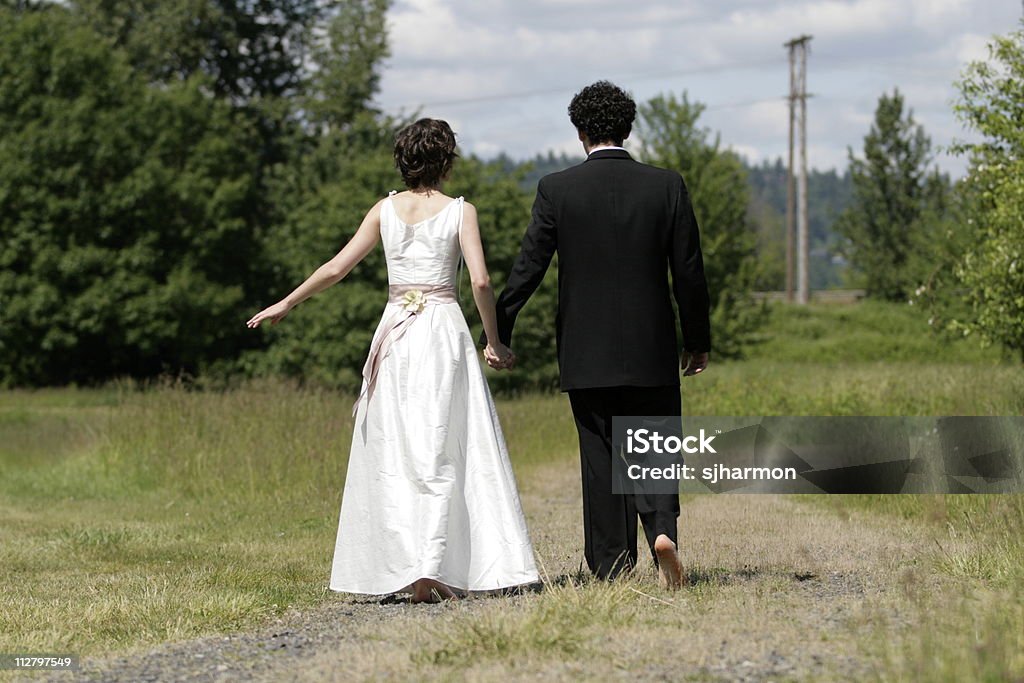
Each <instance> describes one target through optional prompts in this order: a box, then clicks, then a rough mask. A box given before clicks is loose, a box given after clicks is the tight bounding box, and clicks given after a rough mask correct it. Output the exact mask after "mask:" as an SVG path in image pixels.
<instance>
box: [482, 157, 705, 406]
mask: <svg viewBox="0 0 1024 683" xmlns="http://www.w3.org/2000/svg"><path fill="white" fill-rule="evenodd" d="M555 251H557V252H558V314H557V317H556V323H555V325H556V336H557V340H558V342H557V344H558V367H559V374H560V380H561V388H562V391H568V390H571V389H584V388H590V387H605V386H664V385H678V384H679V345H678V338H677V336H676V324H675V316H674V314H673V311H672V302H671V299H670V296H671V295H670V292H672V293H674V295H675V300H676V303H677V305H678V306H679V313H680V318H681V327H682V334H683V344H684V347H685V348H686V350H688V351H691V352H700V351H709V350H710V349H711V333H710V321H709V298H708V288H707V282H706V280H705V278H704V260H703V255H702V254H701V249H700V235H699V232H698V228H697V220H696V218H695V217H694V215H693V207H692V206H691V205H690V199H689V195H688V193H687V191H686V184H685V183H684V182H683V178H682V176H680V175H679V174H678V173H675V172H673V171H667V170H665V169H661V168H656V167H654V166H649V165H647V164H642V163H639V162H637V161H634V160H633V158H632V157H631V156H630V155H629V153H628V152H626V151H624V150H615V149H609V150H597V151H595V152H593V153H592V154H591V155H590V156H589V158H588V159H587V160H586V161H584V162H583V163H582V164H579V165H577V166H574V167H572V168H569V169H566V170H564V171H561V172H558V173H552V174H550V175H548V176H545V177H544V178H542V179H541V181H540V183H539V184H538V185H537V196H536V199H535V200H534V203H533V212H532V219H531V221H530V225H529V227H528V228H527V229H526V235H525V236H524V237H523V242H522V248H521V249H520V252H519V256H518V257H517V258H516V260H515V264H514V265H513V266H512V270H511V272H510V273H509V277H508V282H507V284H506V287H505V289H504V291H503V292H502V293H501V296H500V297H498V301H497V314H498V333H499V336H500V338H501V341H502V342H503V343H505V344H508V345H511V343H512V327H513V325H514V324H515V320H516V316H517V315H518V314H519V311H520V310H521V309H522V307H523V305H524V304H526V301H527V300H528V299H529V298H530V296H531V295H532V294H533V292H534V291H535V290H536V289H537V286H538V285H539V284H540V282H541V280H542V279H543V278H544V273H545V272H546V271H547V268H548V265H549V264H550V263H551V257H552V255H553V254H554V253H555ZM670 271H671V274H672V282H671V285H670V283H669V272H670Z"/></svg>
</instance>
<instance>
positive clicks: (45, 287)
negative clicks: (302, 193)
mask: <svg viewBox="0 0 1024 683" xmlns="http://www.w3.org/2000/svg"><path fill="white" fill-rule="evenodd" d="M207 91H208V82H207V81H205V80H204V79H203V78H202V77H201V76H198V75H197V76H195V77H192V78H190V79H188V80H185V81H181V82H178V83H176V84H173V85H172V86H169V87H166V88H151V87H149V85H148V83H147V80H146V79H144V78H140V77H139V75H138V74H136V72H135V71H134V70H133V69H132V67H131V65H130V64H129V62H128V60H127V59H126V58H125V55H124V54H123V53H122V52H121V51H119V50H117V49H115V48H113V47H111V46H110V44H109V43H108V41H105V40H103V39H102V38H101V37H99V36H98V35H97V34H96V33H95V32H93V31H92V30H90V29H89V28H87V27H85V26H83V25H82V24H81V22H79V21H78V20H77V18H76V17H74V15H73V14H72V13H70V12H69V11H67V10H66V9H64V8H63V7H60V6H49V7H47V8H45V9H38V10H35V11H31V12H17V11H10V10H0V235H2V237H3V241H2V243H0V301H2V302H3V308H2V311H0V316H2V321H0V383H3V384H4V385H21V384H54V383H66V382H92V381H97V380H101V379H106V378H108V377H110V376H113V375H118V374H130V375H133V376H149V375H153V374H156V373H159V372H162V371H169V372H177V371H179V370H185V371H187V372H192V373H195V372H200V371H202V370H203V369H204V368H206V367H208V366H210V365H211V364H213V363H216V362H217V361H218V360H220V359H222V358H225V357H231V356H233V355H234V354H236V353H237V352H238V350H239V349H240V348H242V347H244V346H245V345H246V344H249V343H251V338H250V337H246V336H245V334H244V332H245V328H244V325H243V324H242V323H243V322H244V318H242V317H241V313H240V309H241V308H242V306H243V303H244V302H245V301H246V297H247V294H248V293H250V292H251V290H252V288H253V287H255V286H256V283H257V282H259V281H260V280H261V278H262V275H261V269H262V268H263V266H264V265H265V260H264V258H263V254H262V246H261V242H260V234H259V232H258V229H257V228H256V227H255V226H254V221H253V216H252V214H251V207H252V206H253V205H254V204H255V203H256V202H255V200H256V198H257V195H258V186H257V184H256V182H255V180H254V176H253V167H254V161H255V159H254V157H255V153H254V150H255V149H256V148H257V147H258V144H257V142H256V140H257V138H256V137H255V134H254V131H253V130H252V128H251V126H249V125H247V121H246V120H245V119H244V118H240V117H238V116H236V114H235V112H234V111H233V110H232V109H231V108H230V107H229V106H227V105H226V104H224V103H223V102H220V101H218V100H216V99H214V98H211V97H209V96H208V95H207V94H206V93H207Z"/></svg>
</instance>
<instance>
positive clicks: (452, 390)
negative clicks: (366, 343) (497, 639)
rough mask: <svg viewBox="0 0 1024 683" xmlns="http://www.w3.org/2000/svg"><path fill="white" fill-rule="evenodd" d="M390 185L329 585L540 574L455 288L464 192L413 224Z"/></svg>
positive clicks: (395, 586) (495, 582)
mask: <svg viewBox="0 0 1024 683" xmlns="http://www.w3.org/2000/svg"><path fill="white" fill-rule="evenodd" d="M393 194H394V192H392V193H391V194H389V195H388V198H387V199H386V200H385V201H384V203H383V205H382V207H381V217H380V233H381V242H382V243H383V246H384V255H385V257H386V259H387V266H388V281H389V284H390V287H389V291H390V298H389V302H388V304H387V306H386V307H385V309H384V314H383V316H382V317H381V321H380V323H379V325H378V326H377V330H376V332H375V334H374V346H373V347H371V354H370V358H369V360H368V363H367V369H366V370H364V380H363V387H362V389H363V393H362V395H361V396H360V399H359V401H358V402H357V404H356V413H355V426H354V429H353V434H352V449H351V452H350V455H349V461H348V474H347V476H346V479H345V490H344V494H343V497H342V502H341V515H340V518H339V522H338V536H337V542H336V544H335V549H334V561H333V566H332V570H331V580H330V589H331V590H334V591H343V592H347V593H360V594H371V595H383V594H387V593H395V592H400V591H408V590H410V584H412V582H413V581H416V580H417V579H421V578H431V579H436V580H437V581H440V582H442V583H444V584H447V585H449V586H452V587H454V588H459V589H462V590H469V591H473V590H493V589H497V588H503V587H509V586H515V585H519V584H525V583H532V582H535V581H537V580H538V576H537V568H536V565H535V563H534V556H533V547H532V546H531V544H530V538H529V536H528V534H527V530H526V521H525V519H524V517H523V512H522V508H521V505H520V501H519V494H518V491H517V488H516V480H515V476H514V475H513V473H512V467H511V465H510V463H509V459H508V452H507V450H506V447H505V440H504V437H503V435H502V432H501V427H500V425H499V424H498V415H497V413H496V412H495V408H494V402H493V400H492V399H491V393H490V389H489V388H488V386H487V381H486V379H485V377H484V374H483V370H482V369H481V367H480V360H479V358H478V356H477V347H476V345H475V343H474V340H473V337H472V336H471V334H470V331H469V327H468V326H467V324H466V319H465V318H464V317H463V315H462V310H461V308H460V306H459V304H458V302H457V300H456V299H455V294H454V292H455V287H456V286H457V280H458V270H459V268H458V265H459V262H460V259H461V248H460V245H459V230H460V228H461V225H462V213H463V211H462V209H463V199H462V197H459V198H458V199H455V200H453V201H452V202H451V203H450V204H448V205H447V207H446V208H445V209H444V210H443V211H441V212H440V213H438V214H436V215H435V216H433V217H431V218H428V219H427V220H424V221H420V222H419V223H416V224H414V225H407V224H405V223H403V222H402V221H401V220H400V219H399V218H398V216H397V214H396V213H395V208H394V205H393V203H392V200H391V195H393ZM410 291H419V292H420V293H421V294H420V295H417V294H410V293H409V292H410ZM424 293H425V294H424ZM403 295H404V296H403ZM399 330H400V334H396V331H399ZM382 342H383V343H382ZM378 346H379V347H380V349H379V350H377V351H376V352H375V349H377V347H378ZM375 357H376V360H377V365H376V368H375V372H373V371H372V370H373V368H371V367H370V366H372V365H373V362H372V361H373V360H374V358H375ZM368 375H369V376H370V377H371V378H372V380H373V381H372V382H370V381H368V379H367V376H368Z"/></svg>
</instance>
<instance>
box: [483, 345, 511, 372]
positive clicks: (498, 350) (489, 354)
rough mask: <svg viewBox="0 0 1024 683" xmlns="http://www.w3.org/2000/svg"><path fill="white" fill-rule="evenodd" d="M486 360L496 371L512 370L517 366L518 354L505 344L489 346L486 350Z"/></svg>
mask: <svg viewBox="0 0 1024 683" xmlns="http://www.w3.org/2000/svg"><path fill="white" fill-rule="evenodd" d="M484 360H486V361H487V365H489V366H490V367H491V368H494V369H495V370H511V369H512V368H513V367H514V366H515V364H516V354H514V353H512V349H510V348H508V347H507V346H505V345H504V344H500V343H499V344H488V345H487V347H486V348H485V349H484Z"/></svg>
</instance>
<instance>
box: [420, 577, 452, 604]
mask: <svg viewBox="0 0 1024 683" xmlns="http://www.w3.org/2000/svg"><path fill="white" fill-rule="evenodd" d="M456 598H458V596H457V595H455V593H453V592H452V589H451V588H449V587H448V586H446V585H444V584H443V583H441V582H440V581H435V580H434V579H420V580H419V581H414V582H413V584H412V599H411V600H410V602H411V603H412V604H414V605H415V604H418V603H421V602H429V603H434V602H441V601H442V600H455V599H456Z"/></svg>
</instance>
